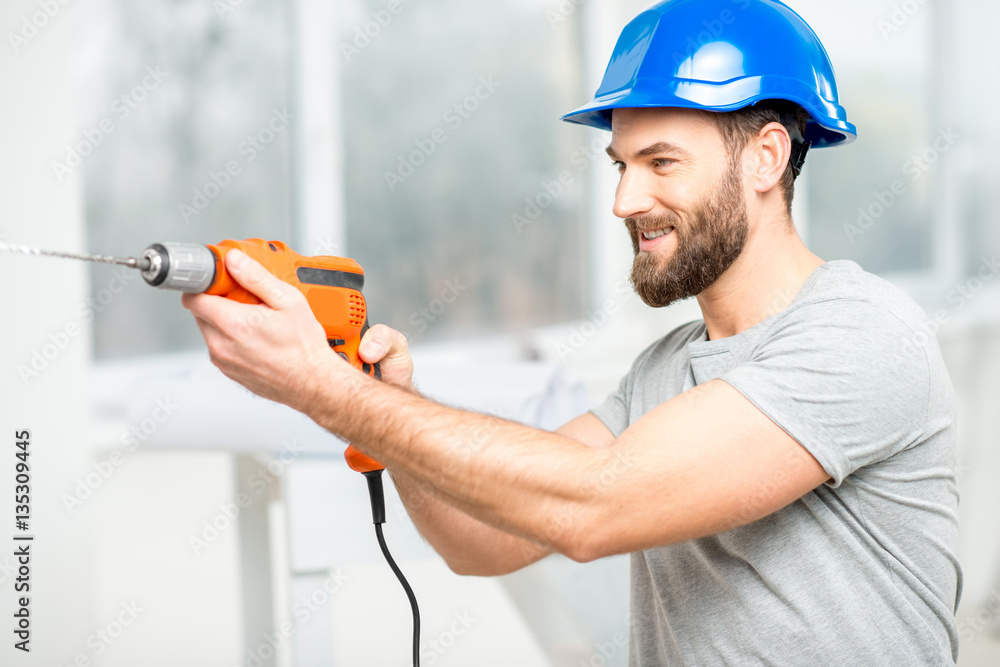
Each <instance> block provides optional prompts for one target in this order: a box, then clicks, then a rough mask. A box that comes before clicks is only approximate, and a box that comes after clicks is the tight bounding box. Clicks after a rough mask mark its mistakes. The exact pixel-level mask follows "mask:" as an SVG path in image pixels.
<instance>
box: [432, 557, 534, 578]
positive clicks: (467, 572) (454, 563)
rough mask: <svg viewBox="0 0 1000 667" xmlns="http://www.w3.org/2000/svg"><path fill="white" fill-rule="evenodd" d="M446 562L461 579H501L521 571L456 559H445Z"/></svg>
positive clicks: (482, 562)
mask: <svg viewBox="0 0 1000 667" xmlns="http://www.w3.org/2000/svg"><path fill="white" fill-rule="evenodd" d="M444 562H445V564H446V565H447V566H448V569H449V570H451V571H452V572H454V573H455V574H457V575H458V576H460V577H499V576H502V575H505V574H510V573H511V572H516V571H517V570H518V569H520V568H518V567H507V566H504V565H503V564H500V563H490V562H485V561H474V560H458V559H454V558H445V559H444Z"/></svg>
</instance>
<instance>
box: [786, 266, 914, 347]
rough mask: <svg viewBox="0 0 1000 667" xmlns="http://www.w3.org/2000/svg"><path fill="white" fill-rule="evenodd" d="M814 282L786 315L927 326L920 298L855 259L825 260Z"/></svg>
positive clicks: (908, 327) (902, 327)
mask: <svg viewBox="0 0 1000 667" xmlns="http://www.w3.org/2000/svg"><path fill="white" fill-rule="evenodd" d="M811 283H812V284H811V285H810V286H809V288H808V289H805V290H803V293H801V294H800V295H798V297H797V298H796V299H795V300H794V301H793V302H792V304H791V305H790V306H789V308H788V309H787V311H786V312H785V313H784V315H785V316H786V317H785V318H784V319H796V318H804V319H818V320H822V319H825V318H831V317H843V316H849V317H852V319H854V318H856V319H858V320H861V322H862V323H867V324H868V325H869V326H874V325H884V326H886V327H888V328H890V329H894V330H898V331H901V332H909V333H910V334H915V333H917V332H918V331H922V330H923V329H924V328H925V327H924V325H925V323H926V320H927V316H926V314H925V313H924V311H923V309H922V308H921V307H920V306H919V305H918V304H917V302H916V301H914V300H913V299H912V298H911V297H910V296H909V295H908V294H906V292H904V291H903V290H902V289H900V288H899V287H897V286H896V285H894V284H892V283H891V282H889V281H888V280H886V279H884V278H881V277H879V276H877V275H875V274H873V273H869V272H868V271H865V270H864V269H863V268H861V267H860V266H859V265H858V264H857V263H855V262H853V261H851V260H846V259H844V260H834V261H830V262H827V263H826V264H823V265H822V266H820V267H819V268H818V269H816V275H815V276H814V280H812V281H811ZM862 318H869V319H862ZM871 318H874V319H871Z"/></svg>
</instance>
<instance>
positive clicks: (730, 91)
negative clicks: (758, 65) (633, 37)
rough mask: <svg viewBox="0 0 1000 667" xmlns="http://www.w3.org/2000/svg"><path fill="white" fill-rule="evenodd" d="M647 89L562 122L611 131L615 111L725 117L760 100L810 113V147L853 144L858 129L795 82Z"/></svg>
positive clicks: (604, 100)
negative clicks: (689, 111)
mask: <svg viewBox="0 0 1000 667" xmlns="http://www.w3.org/2000/svg"><path fill="white" fill-rule="evenodd" d="M650 83H652V82H643V81H642V80H641V79H640V80H639V81H637V82H636V84H637V85H634V86H630V87H628V88H626V89H624V90H619V91H615V92H613V93H609V94H606V95H602V96H600V97H598V98H596V99H595V100H594V101H592V102H590V103H589V104H586V105H584V106H582V107H580V108H579V109H576V110H574V111H571V112H570V113H568V114H566V115H565V116H562V118H561V120H564V121H566V122H568V123H577V124H580V125H587V126H589V127H595V128H597V129H600V130H611V112H612V111H613V110H614V109H626V108H657V107H676V108H681V109H700V110H703V111H710V112H727V111H736V110H738V109H742V108H745V107H748V106H751V105H753V104H756V103H757V102H760V101H762V100H770V99H783V100H788V101H790V102H795V103H796V104H798V105H800V106H801V107H802V108H804V109H805V110H806V111H807V112H808V113H809V116H810V120H809V123H808V124H807V126H806V133H805V139H806V141H809V142H811V143H812V145H813V147H815V148H822V147H825V146H836V145H846V144H849V143H850V142H852V141H854V140H855V139H856V138H857V134H858V132H857V128H856V127H855V126H854V125H852V124H851V123H849V122H847V112H846V111H845V110H844V108H843V107H841V106H840V105H838V104H831V103H830V102H829V101H827V100H824V99H821V98H820V97H819V96H817V95H816V93H815V91H810V90H809V89H807V88H806V87H805V86H803V85H802V83H801V82H799V81H796V80H794V79H789V78H786V77H775V76H748V77H741V78H738V79H732V80H731V81H726V82H724V83H715V82H709V81H696V80H691V79H688V80H685V79H675V80H673V81H671V84H670V86H669V88H670V89H669V90H664V89H663V88H662V85H661V86H660V87H656V86H651V85H649V84H650ZM643 84H645V85H643ZM644 91H647V92H644ZM648 91H652V92H648ZM779 91H780V92H779ZM817 118H823V119H824V121H825V122H824V123H823V124H820V123H818V122H816V119H817Z"/></svg>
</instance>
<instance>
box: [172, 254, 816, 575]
mask: <svg viewBox="0 0 1000 667" xmlns="http://www.w3.org/2000/svg"><path fill="white" fill-rule="evenodd" d="M226 268H227V269H229V271H230V273H231V275H232V276H233V277H234V278H235V279H236V281H237V282H239V283H240V284H241V285H242V286H244V287H246V288H247V289H248V290H249V291H251V292H252V293H254V294H256V295H257V296H258V297H260V298H261V299H262V300H263V304H261V305H248V304H241V303H236V302H233V301H230V300H228V299H224V298H222V297H215V296H210V295H205V294H201V295H190V294H185V295H184V297H183V303H184V304H185V306H186V307H187V308H189V309H190V310H191V312H192V313H193V314H194V316H195V318H196V321H197V324H198V327H199V329H200V330H201V332H202V334H203V335H204V337H205V340H206V342H207V344H208V348H209V353H210V356H211V359H212V362H213V363H214V364H215V365H216V366H218V367H219V368H220V369H221V370H222V371H223V373H225V374H226V375H227V376H229V377H230V378H232V379H234V380H236V381H237V382H240V383H241V384H243V385H244V386H245V387H247V388H248V389H250V390H251V391H253V392H254V393H256V394H258V395H260V396H263V397H265V398H270V399H272V400H276V401H280V402H282V403H285V404H286V405H289V406H291V407H292V408H294V409H296V410H299V411H300V412H303V413H305V414H307V415H309V416H310V417H312V418H313V419H314V420H315V421H316V422H317V423H318V424H320V425H321V426H323V427H325V428H326V429H328V430H330V431H331V432H333V433H337V434H339V435H341V436H342V437H344V438H345V439H346V440H348V441H349V442H352V443H354V445H355V446H356V447H357V448H358V449H359V450H361V451H362V452H364V453H366V454H368V455H369V456H372V457H373V458H375V459H377V460H379V461H382V462H383V463H385V464H387V465H388V466H389V468H390V469H393V470H395V471H396V472H397V473H402V474H403V475H404V476H407V477H410V478H412V479H416V480H422V481H424V482H426V483H427V484H428V488H432V489H433V492H434V496H435V497H437V498H439V499H441V500H444V501H445V502H446V503H447V504H449V505H451V506H453V507H455V508H457V509H459V510H460V511H462V512H464V513H465V514H468V515H469V516H471V517H474V518H475V519H476V520H478V521H480V522H482V523H484V524H487V525H489V526H492V527H494V528H497V529H499V530H501V531H503V532H507V533H511V534H513V535H516V536H518V537H520V538H522V539H525V540H528V541H530V542H534V543H538V544H541V545H543V546H545V547H546V548H549V549H552V550H554V551H557V552H559V553H562V554H565V555H567V556H569V557H570V558H572V559H574V560H577V561H581V562H583V561H589V560H593V559H595V558H600V557H603V556H608V555H612V554H618V553H628V552H632V551H638V550H642V549H648V548H652V547H657V546H662V545H666V544H672V543H675V542H681V541H684V540H689V539H693V538H697V537H702V536H706V535H712V534H715V533H718V532H721V531H724V530H728V529H731V528H735V527H737V526H740V525H744V524H747V523H750V522H752V521H756V520H757V519H760V518H762V517H764V516H767V515H769V514H771V513H772V512H775V511H777V510H779V509H781V508H782V507H784V506H786V505H788V504H789V503H791V502H792V501H794V500H796V499H798V498H800V497H802V496H803V495H805V494H806V493H808V492H809V491H811V490H812V489H814V488H816V487H817V486H819V485H820V484H822V483H823V482H824V481H826V480H827V479H828V478H829V475H828V474H826V472H825V471H824V469H823V467H822V466H821V465H820V464H819V463H818V462H817V461H816V459H815V458H814V457H813V456H812V455H811V454H810V453H809V452H808V451H807V450H806V449H805V448H804V447H802V446H801V445H800V444H799V443H798V442H796V441H795V440H794V439H793V438H792V437H791V436H789V435H788V434H787V433H786V432H785V431H783V430H782V429H781V428H780V427H779V426H777V425H776V424H775V423H774V422H772V421H771V420H770V419H768V417H767V416H766V415H765V414H764V413H762V412H761V411H760V410H759V409H757V408H756V407H755V406H754V405H753V404H752V403H751V402H750V401H749V400H747V399H746V398H745V397H744V396H743V395H742V394H740V393H739V392H738V391H736V390H735V389H734V388H733V387H732V386H730V385H728V384H727V383H726V382H724V381H722V380H712V381H710V382H706V383H704V384H701V385H698V386H696V387H694V388H693V389H690V390H688V391H686V392H684V393H682V394H680V395H678V396H675V397H673V398H671V399H670V400H668V401H666V402H664V403H663V404H661V405H659V406H658V407H656V408H654V409H653V410H651V411H649V412H648V413H647V414H645V415H644V416H643V417H642V418H640V419H639V420H637V421H636V422H635V423H633V424H632V425H631V426H630V427H629V428H628V429H626V430H625V432H624V433H622V434H621V436H620V437H618V438H617V439H615V440H614V442H613V444H611V446H609V447H603V448H594V447H589V446H587V445H585V444H583V443H581V442H579V441H578V440H576V439H574V438H572V437H569V436H567V435H565V434H563V433H551V432H547V431H540V430H538V429H533V428H530V427H527V426H524V425H522V424H516V423H513V422H509V421H506V420H503V419H499V418H497V417H491V416H487V415H480V414H475V413H471V412H465V411H462V410H456V409H453V408H449V407H447V406H443V405H439V404H436V403H434V402H432V401H428V400H426V399H424V398H422V397H420V396H418V395H416V394H414V393H413V392H410V391H407V390H405V389H401V388H399V387H397V386H392V385H391V384H388V383H382V382H378V381H376V380H373V379H372V378H370V377H368V376H367V375H364V374H363V373H361V372H360V371H358V370H357V369H355V368H353V367H351V366H350V365H349V364H347V363H345V362H344V361H343V360H342V359H340V358H339V357H338V356H336V354H334V353H333V351H332V350H331V349H330V347H329V345H328V344H327V341H326V336H325V334H324V332H323V328H322V326H320V324H319V323H318V322H317V321H316V318H315V316H314V315H313V313H312V311H311V310H310V309H309V304H308V303H307V302H306V300H305V297H303V296H302V293H301V292H299V291H298V290H297V289H295V288H294V287H292V286H290V285H288V284H287V283H284V282H282V281H281V280H279V279H277V278H275V277H274V276H272V275H271V274H269V273H268V272H267V271H266V270H265V269H264V268H263V267H261V266H260V265H259V264H258V263H257V262H254V261H253V260H251V259H250V258H248V257H246V256H245V255H244V254H243V253H240V252H239V251H232V252H230V253H228V254H227V255H226ZM480 436H482V437H480Z"/></svg>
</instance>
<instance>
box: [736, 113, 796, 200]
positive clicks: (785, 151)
mask: <svg viewBox="0 0 1000 667" xmlns="http://www.w3.org/2000/svg"><path fill="white" fill-rule="evenodd" d="M791 153H792V140H791V137H789V136H788V130H787V129H785V126H784V125H782V124H781V123H768V124H767V125H765V126H764V127H762V128H761V130H760V134H758V135H757V140H756V141H755V142H754V143H753V144H751V145H750V146H749V148H748V151H747V155H746V159H747V165H746V166H747V172H746V174H747V176H749V177H750V184H751V185H752V186H753V189H754V190H755V191H757V192H760V193H766V192H769V191H771V190H773V189H774V187H775V186H776V185H777V184H778V181H780V180H781V176H782V175H783V174H784V173H785V169H786V168H787V167H788V160H789V159H790V157H791Z"/></svg>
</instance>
